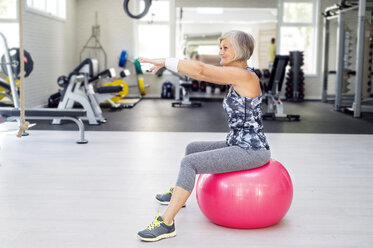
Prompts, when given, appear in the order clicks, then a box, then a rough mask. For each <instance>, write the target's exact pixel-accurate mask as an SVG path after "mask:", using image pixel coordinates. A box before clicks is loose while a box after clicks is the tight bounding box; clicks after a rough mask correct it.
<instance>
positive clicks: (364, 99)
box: [322, 0, 373, 117]
mask: <svg viewBox="0 0 373 248" xmlns="http://www.w3.org/2000/svg"><path fill="white" fill-rule="evenodd" d="M370 2H372V1H370ZM369 9H370V10H371V9H372V8H371V7H370V8H369ZM356 10H358V15H357V17H358V20H357V34H356V37H357V41H356V63H355V70H351V68H350V66H351V64H352V61H351V59H352V56H353V55H355V54H354V53H353V52H354V49H355V47H354V44H353V43H354V37H353V28H351V29H349V28H347V27H346V26H347V25H346V22H345V17H346V16H345V15H346V13H347V12H351V11H356ZM366 11H367V6H366V0H360V1H340V3H339V4H336V5H333V6H331V7H328V8H326V9H325V12H324V13H323V16H324V40H323V43H324V46H323V47H324V61H323V87H322V102H327V101H328V100H333V99H334V110H336V111H340V110H341V109H342V108H347V109H349V110H352V111H353V112H354V117H360V113H361V112H373V108H372V107H370V106H369V105H365V104H369V103H370V102H373V101H372V100H373V98H370V96H371V95H372V93H373V92H372V88H371V82H372V80H371V78H372V70H371V69H372V66H371V64H372V60H371V59H370V60H369V59H368V58H367V56H365V59H364V54H367V55H368V54H369V53H371V52H372V47H373V45H372V44H371V42H369V41H371V40H372V38H373V36H372V34H369V36H370V37H367V36H366V35H365V33H366V30H365V22H366V19H365V14H366ZM334 19H337V36H336V39H337V41H336V42H337V60H336V61H337V65H336V71H333V70H329V49H330V31H331V30H330V22H331V21H332V20H334ZM369 21H370V22H369V25H371V23H372V17H371V19H370V20H369ZM368 33H369V32H368ZM364 44H365V45H364ZM331 74H335V75H336V88H335V94H333V95H329V94H328V92H327V90H328V77H329V75H331ZM352 77H355V87H354V90H355V92H354V93H349V91H351V90H352V89H350V88H349V85H350V84H351V83H353V78H352ZM363 104H364V105H363Z"/></svg>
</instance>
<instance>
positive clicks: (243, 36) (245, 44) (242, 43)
mask: <svg viewBox="0 0 373 248" xmlns="http://www.w3.org/2000/svg"><path fill="white" fill-rule="evenodd" d="M225 39H227V40H229V42H230V43H231V45H232V47H233V50H234V58H233V60H248V59H249V58H250V57H251V55H253V51H254V46H255V39H254V37H253V36H252V35H251V34H248V33H245V32H242V31H238V30H232V31H229V32H227V33H225V34H223V36H221V37H220V38H219V44H220V43H221V42H222V40H225Z"/></svg>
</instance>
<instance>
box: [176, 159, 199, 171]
mask: <svg viewBox="0 0 373 248" xmlns="http://www.w3.org/2000/svg"><path fill="white" fill-rule="evenodd" d="M180 168H181V169H184V170H188V171H189V170H193V171H194V172H195V168H194V165H193V162H192V159H191V158H190V157H189V156H185V157H183V159H182V160H181V163H180Z"/></svg>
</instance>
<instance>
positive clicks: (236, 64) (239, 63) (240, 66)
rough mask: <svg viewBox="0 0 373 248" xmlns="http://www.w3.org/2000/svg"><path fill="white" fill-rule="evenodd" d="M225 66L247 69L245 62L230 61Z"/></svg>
mask: <svg viewBox="0 0 373 248" xmlns="http://www.w3.org/2000/svg"><path fill="white" fill-rule="evenodd" d="M227 66H234V67H238V68H243V69H245V68H246V67H248V65H247V61H246V60H236V61H232V62H231V63H229V64H228V65H227Z"/></svg>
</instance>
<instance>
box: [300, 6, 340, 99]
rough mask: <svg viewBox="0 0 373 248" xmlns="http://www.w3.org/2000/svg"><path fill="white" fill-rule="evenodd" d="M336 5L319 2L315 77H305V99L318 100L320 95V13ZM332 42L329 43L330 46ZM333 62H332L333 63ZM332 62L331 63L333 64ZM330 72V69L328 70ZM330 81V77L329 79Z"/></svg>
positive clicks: (321, 27)
mask: <svg viewBox="0 0 373 248" xmlns="http://www.w3.org/2000/svg"><path fill="white" fill-rule="evenodd" d="M335 3H337V1H336V0H320V4H319V16H318V22H319V25H318V27H319V30H318V33H317V44H316V46H317V53H316V75H315V76H305V99H312V100H320V99H321V93H322V80H323V78H322V77H323V75H322V73H323V71H322V63H323V28H324V20H323V17H322V16H321V13H322V12H323V11H324V10H325V8H326V7H329V6H331V5H333V4H335ZM332 44H333V42H331V46H332ZM329 60H330V61H333V60H334V61H335V56H331V57H329ZM334 61H333V62H334ZM333 62H332V63H333ZM330 70H331V68H330ZM331 79H332V77H331Z"/></svg>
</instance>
